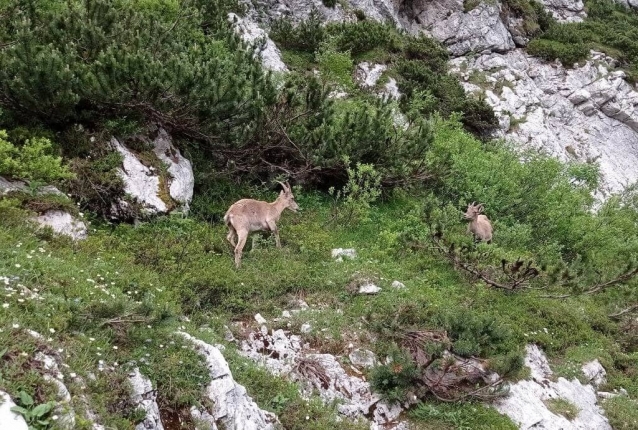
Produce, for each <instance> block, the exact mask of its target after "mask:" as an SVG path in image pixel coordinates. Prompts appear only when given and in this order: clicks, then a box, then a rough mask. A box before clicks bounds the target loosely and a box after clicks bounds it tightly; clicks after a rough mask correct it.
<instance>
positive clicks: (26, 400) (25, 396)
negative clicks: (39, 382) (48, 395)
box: [20, 391, 33, 406]
mask: <svg viewBox="0 0 638 430" xmlns="http://www.w3.org/2000/svg"><path fill="white" fill-rule="evenodd" d="M20 403H21V404H22V405H23V406H31V405H32V404H33V397H31V396H30V395H29V393H27V392H26V391H20Z"/></svg>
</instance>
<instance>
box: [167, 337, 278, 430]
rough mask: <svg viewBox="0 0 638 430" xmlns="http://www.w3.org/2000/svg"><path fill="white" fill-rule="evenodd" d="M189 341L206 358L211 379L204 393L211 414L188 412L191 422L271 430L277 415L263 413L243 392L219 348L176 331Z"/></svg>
mask: <svg viewBox="0 0 638 430" xmlns="http://www.w3.org/2000/svg"><path fill="white" fill-rule="evenodd" d="M178 334H179V335H181V336H183V337H184V338H186V339H188V340H190V341H191V342H192V343H193V344H194V347H195V350H196V351H197V352H199V353H200V354H201V355H202V356H203V357H204V358H205V359H206V365H207V367H208V370H209V372H210V376H211V378H212V380H211V382H210V384H209V385H208V387H207V388H206V394H207V396H208V398H209V399H210V400H211V401H212V403H213V410H212V411H200V410H198V409H196V408H194V409H192V410H191V413H192V416H193V418H194V419H197V420H200V421H204V422H207V423H208V424H209V425H210V426H211V427H212V428H216V427H220V428H223V429H228V430H274V429H275V428H277V425H279V420H278V418H277V416H276V415H275V414H273V413H271V412H268V411H264V410H262V409H261V408H259V406H258V405H257V404H256V403H255V402H254V401H253V400H252V398H251V397H250V396H249V395H248V394H247V393H246V389H245V388H244V386H242V385H239V384H238V383H237V382H235V380H234V379H233V375H232V373H231V372H230V368H229V367H228V363H227V362H226V360H225V359H224V356H223V355H222V353H221V351H220V350H219V348H217V347H215V346H213V345H209V344H207V343H206V342H203V341H201V340H199V339H197V338H194V337H193V336H191V335H189V334H188V333H184V332H178Z"/></svg>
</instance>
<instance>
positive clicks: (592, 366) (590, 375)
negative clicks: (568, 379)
mask: <svg viewBox="0 0 638 430" xmlns="http://www.w3.org/2000/svg"><path fill="white" fill-rule="evenodd" d="M581 370H582V371H583V374H584V375H585V377H586V378H587V380H588V381H589V382H590V383H591V384H592V385H593V386H594V387H596V388H598V387H600V386H601V385H604V384H606V383H607V371H606V370H605V368H604V367H603V365H602V364H600V361H598V359H596V360H593V361H590V362H589V363H585V364H583V367H582V368H581Z"/></svg>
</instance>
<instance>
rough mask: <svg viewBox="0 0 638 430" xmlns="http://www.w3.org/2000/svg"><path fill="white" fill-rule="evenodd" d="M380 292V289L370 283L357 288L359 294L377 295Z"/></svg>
mask: <svg viewBox="0 0 638 430" xmlns="http://www.w3.org/2000/svg"><path fill="white" fill-rule="evenodd" d="M380 291H381V287H378V286H376V285H374V284H373V283H371V282H365V283H363V284H362V285H360V286H359V294H378V293H379V292H380Z"/></svg>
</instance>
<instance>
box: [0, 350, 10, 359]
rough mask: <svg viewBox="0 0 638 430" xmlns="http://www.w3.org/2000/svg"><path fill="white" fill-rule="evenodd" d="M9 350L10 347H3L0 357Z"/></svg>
mask: <svg viewBox="0 0 638 430" xmlns="http://www.w3.org/2000/svg"><path fill="white" fill-rule="evenodd" d="M8 350H9V348H5V349H1V350H0V358H2V356H4V355H5V354H6V353H7V351H8Z"/></svg>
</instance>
